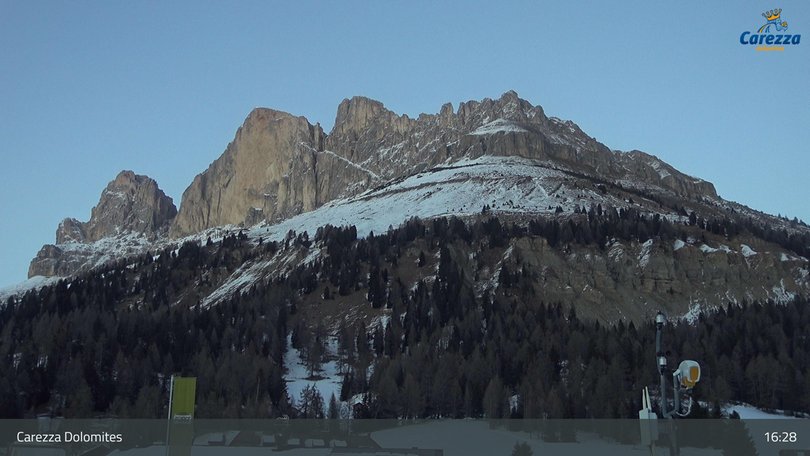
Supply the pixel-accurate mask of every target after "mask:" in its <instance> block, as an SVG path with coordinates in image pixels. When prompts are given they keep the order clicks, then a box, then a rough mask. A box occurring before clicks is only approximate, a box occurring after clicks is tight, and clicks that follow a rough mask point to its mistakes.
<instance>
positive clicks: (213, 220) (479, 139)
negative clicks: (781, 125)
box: [171, 91, 717, 237]
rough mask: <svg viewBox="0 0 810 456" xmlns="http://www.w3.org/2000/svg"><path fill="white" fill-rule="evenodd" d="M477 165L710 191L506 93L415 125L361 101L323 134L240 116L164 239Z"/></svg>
mask: <svg viewBox="0 0 810 456" xmlns="http://www.w3.org/2000/svg"><path fill="white" fill-rule="evenodd" d="M483 155H496V156H517V157H523V158H531V159H538V160H546V161H555V162H558V163H560V164H561V165H564V166H566V167H569V168H571V169H573V170H576V171H578V172H582V173H587V174H589V175H593V176H596V177H599V178H600V179H604V180H611V181H620V180H626V181H632V182H634V183H637V184H639V185H644V184H649V185H653V186H656V187H659V188H661V189H663V190H665V191H668V192H672V193H674V194H675V195H678V196H681V197H685V198H687V199H695V198H700V197H716V196H717V194H716V192H715V190H714V186H712V184H711V183H708V182H705V181H703V180H700V179H695V178H693V177H690V176H686V175H684V174H682V173H680V172H678V171H677V170H675V169H674V168H672V167H671V166H669V165H667V164H665V163H663V162H661V161H660V160H658V159H657V158H655V157H653V156H650V155H647V154H644V153H642V152H633V153H630V154H625V153H615V152H612V151H611V150H610V149H608V148H607V147H606V146H604V145H603V144H601V143H599V142H597V141H596V140H595V139H593V138H591V137H589V136H588V135H586V134H585V133H584V132H582V130H580V129H579V127H577V126H576V124H574V123H573V122H570V121H561V120H559V119H557V118H554V117H551V118H549V117H546V115H545V113H544V112H543V109H542V108H541V107H539V106H533V105H532V104H531V103H529V102H528V101H526V100H523V99H521V98H520V97H518V95H517V93H515V92H514V91H509V92H506V93H505V94H503V95H502V96H501V97H500V98H499V99H497V100H492V99H488V98H486V99H484V100H482V101H469V102H466V103H462V104H461V105H460V106H459V108H458V110H457V111H456V112H453V107H452V105H451V104H449V103H448V104H445V105H444V106H442V108H441V110H440V112H439V113H438V114H421V115H420V116H419V117H418V118H417V119H411V118H409V117H408V116H407V115H398V114H396V113H394V112H392V111H390V110H388V109H387V108H385V106H384V105H383V104H382V103H381V102H379V101H375V100H372V99H369V98H366V97H353V98H351V99H346V100H343V102H341V103H340V105H339V106H338V109H337V114H336V116H335V124H334V127H333V129H332V131H331V132H330V133H329V134H328V135H327V134H324V132H323V130H322V129H321V127H320V125H318V124H315V125H312V124H311V123H310V122H309V121H308V120H307V119H305V118H304V117H295V116H293V115H291V114H287V113H284V112H280V111H275V110H270V109H255V110H254V111H253V112H251V113H250V115H249V116H248V118H247V119H246V120H245V122H244V123H243V125H242V127H240V128H239V130H238V131H237V133H236V137H235V138H234V140H233V141H232V142H231V143H230V144H229V145H228V147H227V148H226V150H225V152H224V153H223V155H222V156H221V157H220V158H218V159H217V160H216V161H215V162H214V163H212V164H211V166H209V168H208V169H207V170H206V171H205V172H203V173H202V174H200V175H198V176H197V177H196V178H195V179H194V182H193V183H192V184H191V186H189V187H188V189H187V190H186V191H185V192H184V194H183V200H182V204H181V206H180V212H179V214H178V216H177V218H176V219H175V220H174V222H173V224H172V227H171V234H172V236H174V237H181V236H185V235H189V234H193V233H195V232H199V231H201V230H204V229H206V228H211V227H215V226H222V225H229V224H233V225H238V224H243V225H252V224H255V223H257V222H260V221H262V220H267V221H270V222H277V221H280V220H283V219H286V218H289V217H291V216H293V215H297V214H300V213H302V212H307V211H311V210H312V209H314V208H317V207H319V206H321V205H323V204H324V203H327V202H329V201H332V200H334V199H337V198H342V197H348V196H352V195H356V194H359V193H361V192H363V191H364V190H366V189H368V188H371V187H374V186H377V185H380V184H383V183H385V182H388V181H391V180H393V179H398V178H402V177H405V176H409V175H412V174H414V173H416V172H419V171H423V170H425V169H429V168H431V167H434V166H438V165H447V164H450V163H453V162H455V161H458V160H461V159H465V158H477V157H480V156H483Z"/></svg>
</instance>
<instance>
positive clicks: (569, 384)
mask: <svg viewBox="0 0 810 456" xmlns="http://www.w3.org/2000/svg"><path fill="white" fill-rule="evenodd" d="M484 212H486V208H485V210H484ZM578 214H579V216H578V217H576V218H571V219H569V220H567V221H560V220H556V219H552V220H548V219H537V220H534V221H531V222H530V223H528V224H524V225H520V224H512V223H507V222H503V221H501V220H499V219H498V218H494V217H487V216H486V215H482V217H481V218H480V219H478V220H476V221H471V222H467V223H465V222H464V221H462V220H459V219H455V218H451V219H444V218H442V219H436V220H431V221H420V220H418V219H412V220H410V221H408V222H407V223H405V224H403V225H402V226H401V227H399V228H397V229H390V230H389V231H388V232H387V233H384V234H377V235H374V234H372V235H370V236H368V237H366V238H358V236H357V230H356V229H355V228H354V227H348V228H335V227H331V226H326V227H323V228H321V229H319V230H318V232H317V233H315V234H314V235H312V238H310V235H309V234H307V233H301V234H296V233H293V232H291V233H290V234H289V235H288V236H287V238H286V239H285V240H284V241H283V242H267V241H264V242H261V241H260V242H259V243H258V244H259V245H256V242H254V241H251V240H249V239H247V237H246V236H245V235H243V234H241V233H240V234H233V235H230V236H227V237H226V238H225V239H223V240H222V241H221V242H217V243H213V242H210V241H209V242H208V243H205V244H203V245H200V244H198V243H195V242H189V243H186V244H184V245H183V246H182V247H180V248H179V249H177V250H171V249H167V250H165V251H162V252H154V253H151V254H148V255H144V256H142V257H140V258H137V259H130V260H129V261H128V262H122V263H120V264H116V265H112V266H109V267H106V268H104V269H102V270H97V271H95V272H94V273H92V274H89V275H85V276H81V277H78V278H75V279H71V280H69V281H68V280H64V281H61V282H59V283H58V284H57V285H54V286H48V287H45V288H43V289H41V290H39V291H35V292H29V293H28V294H26V295H24V296H22V297H18V298H10V299H9V300H8V301H7V302H6V303H4V305H3V307H2V308H0V365H2V366H4V368H3V369H2V370H0V417H3V418H20V417H30V416H33V415H35V414H40V413H50V414H53V415H57V416H66V417H94V416H118V417H134V418H158V417H162V416H165V411H166V409H165V407H166V403H167V396H168V393H167V381H168V378H169V377H170V376H171V375H172V374H178V375H186V376H195V377H197V379H198V386H197V414H196V415H197V417H200V418H222V417H278V416H284V415H287V416H290V417H324V416H327V417H334V416H335V415H336V414H337V413H338V412H337V408H338V407H337V405H336V401H337V400H339V401H344V402H349V403H351V404H352V413H353V416H354V417H356V418H393V417H490V418H502V417H507V418H508V417H514V418H521V417H523V418H543V417H548V418H592V417H596V418H613V417H625V418H631V417H635V416H637V415H636V413H637V410H638V409H639V408H640V399H639V398H640V392H641V389H642V388H643V387H645V386H651V387H654V385H656V384H657V373H656V369H655V364H654V353H653V351H654V340H655V328H654V326H653V324H652V322H644V323H638V324H637V323H632V322H625V321H618V322H617V323H615V324H610V325H608V324H605V323H600V322H597V321H592V320H588V319H584V318H579V317H578V316H577V303H575V302H574V303H570V302H541V301H538V300H537V298H536V297H535V295H534V293H533V291H532V289H531V287H529V286H527V277H529V276H530V275H531V274H532V273H533V272H532V271H531V270H530V269H529V268H527V267H523V268H521V269H520V270H514V271H513V270H509V268H506V267H504V268H503V269H502V270H501V271H500V273H499V275H498V287H497V291H491V290H488V291H486V292H484V293H482V294H479V293H476V291H475V290H474V287H473V285H472V284H471V283H470V281H469V280H467V279H466V278H465V277H464V275H463V274H462V272H461V270H462V267H461V266H460V265H459V264H458V262H457V257H456V256H454V255H452V254H451V247H453V246H462V247H463V246H465V245H466V246H470V245H473V244H476V245H485V246H488V247H490V248H494V247H503V246H506V245H508V244H509V242H510V241H511V240H513V239H515V238H520V237H526V236H539V237H543V238H545V239H546V240H547V241H548V244H549V245H550V246H551V247H553V248H563V247H564V246H565V245H568V244H572V243H575V244H583V245H593V246H596V247H597V248H600V249H601V248H604V246H605V244H606V242H607V241H608V240H609V239H613V238H616V239H621V240H638V239H641V240H645V239H647V238H649V237H651V236H655V237H657V238H659V239H662V240H674V239H678V238H681V237H683V236H685V234H684V229H686V228H695V229H700V230H705V231H707V232H713V233H715V234H717V233H724V234H725V235H726V236H735V235H737V234H739V233H741V232H748V233H752V234H755V235H757V236H759V237H762V238H763V239H766V240H769V241H771V242H775V243H777V244H779V245H782V246H784V247H785V248H790V249H791V250H793V251H795V252H796V253H799V254H802V255H805V256H810V254H808V252H807V251H806V250H807V247H806V246H807V245H809V244H810V242H809V241H810V240H808V239H804V238H797V237H795V236H790V235H788V233H784V232H768V231H767V230H765V229H762V228H758V227H754V226H746V225H745V224H740V223H734V222H731V221H728V220H713V221H706V220H700V219H698V218H696V217H692V219H691V220H690V224H691V225H692V227H684V226H679V225H676V224H672V223H670V222H669V221H667V220H666V219H665V218H660V217H658V216H655V217H654V218H650V217H644V216H642V215H640V214H638V213H636V212H635V211H632V210H630V211H625V210H622V211H615V210H606V211H603V210H602V209H601V208H592V209H590V210H589V211H587V212H586V211H585V210H582V211H581V212H580V211H578ZM753 230H759V231H758V232H756V233H753ZM313 244H314V245H318V246H320V248H321V252H322V254H321V255H320V256H319V257H318V258H317V260H315V261H313V262H310V263H307V264H303V265H300V266H297V267H296V268H294V269H293V270H292V272H290V273H289V274H286V275H285V276H283V277H281V278H273V279H268V280H264V281H261V282H259V283H257V284H256V285H254V286H253V287H252V288H250V289H249V290H248V291H247V292H245V293H242V294H236V295H234V296H231V297H229V298H227V299H225V300H223V301H221V302H219V303H218V304H216V305H213V306H210V307H204V306H202V305H200V304H199V303H200V299H198V297H197V295H195V289H197V288H201V287H205V286H207V285H210V284H209V283H208V282H209V281H210V280H211V277H212V276H213V272H215V271H224V273H226V274H229V273H232V272H233V271H236V270H237V269H238V268H239V267H240V266H241V265H243V264H245V263H246V262H249V261H252V260H258V259H263V258H271V257H273V256H274V255H278V254H283V253H284V252H286V251H293V250H295V249H304V248H309V247H310V246H311V245H313ZM803 246H804V247H803ZM413 249H418V250H419V251H420V253H419V255H418V260H417V262H416V265H415V267H425V263H426V262H428V261H434V262H435V267H436V274H435V279H434V280H432V281H422V282H419V283H418V284H416V286H413V287H412V286H410V285H408V286H406V285H405V284H404V283H403V282H402V280H401V278H400V277H398V276H397V275H396V274H395V273H394V272H393V271H395V270H396V268H395V266H396V265H397V264H398V261H400V259H401V258H402V257H403V255H404V252H406V251H408V250H413ZM352 296H354V297H356V296H362V297H363V299H364V303H365V304H364V305H365V306H367V307H368V308H369V309H386V310H387V311H389V315H390V318H388V319H386V320H384V321H385V326H382V325H379V324H378V325H371V319H366V318H362V317H360V318H356V319H354V320H353V321H350V320H346V321H342V322H339V323H336V324H334V325H331V326H330V325H327V322H321V321H313V320H312V319H310V318H304V312H303V306H305V305H312V302H313V300H314V301H319V300H320V301H324V302H328V301H340V300H341V299H344V298H345V299H348V298H349V297H352ZM307 303H309V304H307ZM808 328H810V307H808V302H807V300H806V299H805V298H802V297H799V298H796V299H795V300H794V301H793V302H790V303H788V304H786V305H776V304H774V303H771V302H748V303H743V304H742V305H736V304H734V305H732V304H729V305H728V306H727V307H725V308H721V309H719V310H718V311H717V312H714V313H711V314H707V315H703V314H702V315H700V317H699V318H698V321H696V322H695V323H694V324H688V323H685V322H676V323H675V324H670V325H668V326H667V327H666V329H665V331H666V337H667V341H668V348H669V350H670V351H671V355H672V356H671V359H672V360H675V359H684V358H690V359H696V360H700V362H701V365H702V366H703V380H702V381H701V383H700V384H699V387H698V388H696V389H695V391H694V395H695V399H696V400H698V401H699V402H697V404H696V405H695V407H694V408H693V417H711V416H719V413H720V409H721V404H725V403H728V402H730V401H740V402H746V403H750V404H753V405H755V406H758V407H762V408H772V409H781V410H787V411H794V412H810V335H808V334H809V333H808ZM330 337H331V338H334V339H336V341H337V352H336V353H330V352H329V350H328V349H327V340H328V339H329V338H330ZM290 345H291V346H292V347H295V348H297V349H299V351H300V352H301V353H302V358H304V361H306V363H307V368H308V369H309V370H310V373H311V375H312V376H313V377H314V376H317V374H318V369H319V365H320V364H321V363H322V362H323V361H324V360H325V359H326V358H327V357H330V356H332V357H337V358H338V361H339V364H340V365H341V368H342V373H343V375H342V378H343V383H342V387H341V391H340V397H338V398H335V400H330V399H331V398H322V397H320V395H319V394H318V392H317V391H315V390H311V389H307V390H305V392H304V393H302V394H301V396H300V397H290V396H289V395H288V393H287V389H286V386H285V381H284V372H285V368H286V367H287V366H285V365H284V359H285V357H284V353H285V351H286V350H288V349H290V348H291V347H290ZM655 392H656V390H655V389H654V388H653V393H654V394H655Z"/></svg>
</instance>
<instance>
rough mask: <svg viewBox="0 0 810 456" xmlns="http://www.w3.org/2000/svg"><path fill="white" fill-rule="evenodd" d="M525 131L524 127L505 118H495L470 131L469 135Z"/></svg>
mask: <svg viewBox="0 0 810 456" xmlns="http://www.w3.org/2000/svg"><path fill="white" fill-rule="evenodd" d="M525 132H527V130H526V129H524V128H521V127H519V126H517V125H516V124H515V123H513V122H510V121H508V120H506V119H496V120H493V121H492V122H489V123H488V124H484V125H482V126H480V127H478V128H477V129H475V131H473V132H471V133H470V134H471V135H476V136H481V135H492V134H495V133H525Z"/></svg>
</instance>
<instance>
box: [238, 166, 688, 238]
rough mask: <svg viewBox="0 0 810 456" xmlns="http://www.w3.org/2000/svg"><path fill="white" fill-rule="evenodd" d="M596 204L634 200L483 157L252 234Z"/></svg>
mask: <svg viewBox="0 0 810 456" xmlns="http://www.w3.org/2000/svg"><path fill="white" fill-rule="evenodd" d="M591 204H593V205H596V204H601V205H603V206H604V207H607V206H613V207H622V206H626V205H627V204H628V203H627V202H626V201H625V200H624V199H622V198H620V197H618V196H616V195H615V194H613V195H611V194H602V193H601V192H600V191H599V190H598V188H597V187H596V185H594V184H592V183H589V182H580V181H578V180H577V178H576V177H574V176H572V175H570V174H568V173H566V172H565V171H563V170H560V169H557V168H555V167H553V165H551V164H549V163H544V162H542V161H538V160H531V159H526V158H521V157H492V156H483V157H479V158H477V159H467V160H462V161H458V162H454V163H452V164H449V165H447V166H439V167H436V168H433V169H431V170H428V171H425V172H421V173H418V174H416V175H413V176H410V177H407V178H404V179H399V180H397V181H394V182H392V183H390V184H388V185H383V186H380V187H378V188H375V189H372V190H369V191H366V192H364V193H362V194H360V195H358V196H355V197H350V198H346V199H340V200H336V201H332V202H330V203H327V204H325V205H324V206H322V207H320V208H318V209H316V210H314V211H311V212H306V213H303V214H300V215H297V216H295V217H292V218H290V219H287V220H285V221H283V222H281V223H278V224H274V225H265V224H260V225H257V226H255V227H253V228H252V229H251V230H250V232H251V235H252V236H254V237H257V236H262V235H264V236H265V237H267V238H269V239H272V240H280V239H283V238H284V236H285V235H286V234H287V233H288V232H289V230H293V231H295V232H297V233H302V232H304V231H308V232H309V233H310V234H311V233H314V231H315V230H317V229H318V227H321V226H324V225H327V224H330V225H333V226H348V225H354V226H356V227H357V233H358V235H359V236H366V235H368V233H369V232H375V233H378V234H379V233H381V232H385V231H386V230H388V228H389V227H392V226H393V227H396V226H398V225H399V224H401V223H402V222H404V221H406V220H408V219H410V218H412V217H419V218H422V219H429V218H434V217H440V216H457V217H464V216H470V215H475V214H480V213H481V212H482V209H483V208H484V206H489V210H490V211H491V212H492V213H495V214H500V215H509V214H511V215H523V214H554V213H555V212H556V211H557V207H558V206H559V207H560V208H561V209H562V212H564V213H569V214H570V213H572V212H573V211H574V209H575V207H576V206H579V207H582V208H585V209H587V208H588V207H590V205H591ZM671 215H672V216H673V217H677V215H675V214H671ZM262 233H264V234H262Z"/></svg>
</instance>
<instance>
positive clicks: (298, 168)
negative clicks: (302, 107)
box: [171, 109, 324, 236]
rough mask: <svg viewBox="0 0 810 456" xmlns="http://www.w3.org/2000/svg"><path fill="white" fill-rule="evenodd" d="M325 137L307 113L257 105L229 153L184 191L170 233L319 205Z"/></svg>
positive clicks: (280, 215)
mask: <svg viewBox="0 0 810 456" xmlns="http://www.w3.org/2000/svg"><path fill="white" fill-rule="evenodd" d="M323 138H324V134H323V130H322V129H321V127H320V126H319V125H314V126H313V125H311V124H310V123H309V122H308V121H307V120H306V119H305V118H303V117H295V116H292V115H290V114H287V113H285V112H281V111H275V110H272V109H254V110H253V111H252V112H251V113H250V115H249V116H248V117H247V119H246V120H245V122H244V124H243V125H242V127H241V128H239V130H238V131H237V133H236V137H235V138H234V140H233V141H232V142H231V143H230V144H229V145H228V147H227V149H225V153H224V154H222V156H221V157H220V158H218V159H217V160H216V161H215V162H214V163H212V164H211V166H209V167H208V169H207V170H206V171H205V172H203V173H202V174H199V175H197V177H195V178H194V182H192V183H191V185H190V186H189V187H188V189H186V191H185V192H184V193H183V202H182V205H181V206H180V212H179V213H178V215H177V218H176V219H175V221H174V223H173V225H172V227H171V234H172V235H173V236H182V235H186V234H191V233H195V232H198V231H200V230H202V229H205V228H207V227H212V226H220V225H227V224H238V223H244V222H245V221H246V220H249V221H258V220H262V219H268V220H277V219H281V218H286V217H289V216H291V215H295V214H297V213H300V212H302V211H310V210H312V209H314V208H315V207H317V206H318V205H319V204H321V202H322V200H321V199H319V195H318V188H317V185H316V182H317V180H316V178H317V172H316V161H317V158H318V152H319V151H320V150H322V148H323Z"/></svg>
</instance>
